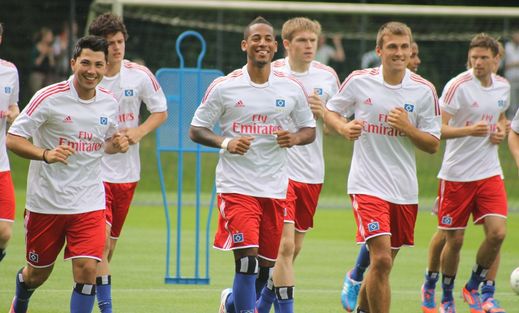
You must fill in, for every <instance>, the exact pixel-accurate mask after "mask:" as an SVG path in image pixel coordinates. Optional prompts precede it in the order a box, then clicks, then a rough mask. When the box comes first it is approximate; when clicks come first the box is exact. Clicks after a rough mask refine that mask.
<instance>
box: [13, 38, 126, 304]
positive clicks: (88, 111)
mask: <svg viewBox="0 0 519 313" xmlns="http://www.w3.org/2000/svg"><path fill="white" fill-rule="evenodd" d="M107 54H108V44H107V42H106V41H105V40H104V39H103V38H100V37H95V36H87V37H83V38H81V39H80V40H78V42H77V43H76V46H75V48H74V51H73V58H72V60H71V62H70V63H71V67H72V69H73V72H74V75H73V76H72V78H70V79H69V80H68V81H63V82H60V83H57V84H54V85H51V86H48V87H46V88H43V89H41V90H39V91H38V92H37V93H36V94H35V95H34V96H33V98H32V99H31V101H30V102H29V104H28V105H27V106H26V107H25V109H24V110H23V111H22V113H21V114H20V116H19V117H18V118H17V119H16V120H15V121H14V123H13V124H12V126H11V128H10V129H9V133H8V135H7V147H8V148H9V149H11V150H12V151H13V152H14V153H16V154H18V155H19V156H21V157H23V158H27V159H30V160H31V162H30V166H29V174H28V178H27V199H26V205H25V208H26V216H25V228H26V229H25V230H26V260H27V265H26V266H25V267H23V268H22V269H20V271H19V272H18V274H17V275H16V295H15V297H14V299H13V302H12V306H11V309H10V311H9V312H11V313H25V312H27V307H28V304H29V298H30V297H31V295H32V293H33V292H34V290H35V289H36V288H38V287H39V286H41V285H42V284H43V283H44V282H45V281H46V280H47V278H48V277H49V276H50V274H51V272H52V269H53V267H54V262H55V261H56V257H57V256H58V254H59V252H60V250H61V249H62V247H63V245H64V243H65V240H66V246H65V259H67V260H68V259H71V260H72V272H73V276H74V287H73V292H72V297H71V300H70V312H72V313H89V312H92V308H93V306H94V300H95V292H96V287H95V281H96V275H95V273H96V267H97V262H99V261H101V257H102V254H103V247H104V243H105V231H104V230H105V191H104V188H103V182H102V180H101V178H100V174H101V158H102V156H103V154H104V153H117V152H125V151H127V150H128V140H127V139H126V137H125V136H121V135H120V134H119V133H117V132H116V131H117V128H116V126H117V125H116V123H117V121H116V118H117V113H118V105H117V102H116V100H115V99H114V97H113V95H112V94H111V93H110V92H109V91H107V90H105V89H103V88H101V87H99V86H97V85H98V83H99V82H100V81H101V79H102V78H103V75H104V73H105V71H106V62H107ZM29 138H32V143H31V142H30V141H29Z"/></svg>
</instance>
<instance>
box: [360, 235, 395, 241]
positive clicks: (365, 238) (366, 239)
mask: <svg viewBox="0 0 519 313" xmlns="http://www.w3.org/2000/svg"><path fill="white" fill-rule="evenodd" d="M384 235H388V236H390V237H391V233H379V234H375V235H372V236H369V237H364V241H363V243H365V242H366V241H368V240H369V239H371V238H375V237H379V236H384Z"/></svg>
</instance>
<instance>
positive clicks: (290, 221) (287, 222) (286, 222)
mask: <svg viewBox="0 0 519 313" xmlns="http://www.w3.org/2000/svg"><path fill="white" fill-rule="evenodd" d="M295 223H296V222H295V221H294V220H283V224H295Z"/></svg>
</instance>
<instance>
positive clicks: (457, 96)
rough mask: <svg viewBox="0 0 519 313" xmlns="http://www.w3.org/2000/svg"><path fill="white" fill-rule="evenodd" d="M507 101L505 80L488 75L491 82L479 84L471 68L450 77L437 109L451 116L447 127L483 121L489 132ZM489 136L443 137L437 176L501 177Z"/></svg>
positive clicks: (461, 178)
mask: <svg viewBox="0 0 519 313" xmlns="http://www.w3.org/2000/svg"><path fill="white" fill-rule="evenodd" d="M509 103H510V84H509V83H508V82H507V81H506V79H504V78H503V77H501V76H497V75H492V85H491V86H490V87H483V86H481V83H480V82H479V80H478V79H477V78H476V77H475V76H474V75H473V72H472V70H468V71H465V72H463V73H461V74H459V75H458V76H456V77H454V78H453V79H451V80H450V81H449V82H448V83H447V85H445V88H444V90H443V94H442V96H441V98H440V107H441V109H442V110H443V111H445V112H447V113H449V114H451V115H452V118H451V120H450V121H449V125H450V126H452V127H464V126H468V125H472V124H474V123H477V122H479V121H486V122H487V123H488V125H489V126H490V131H491V132H494V131H495V130H496V124H497V121H498V120H499V115H500V114H501V113H504V112H505V111H506V109H507V108H508V106H509ZM489 136H490V134H489ZM489 136H485V137H474V136H465V137H459V138H452V139H447V144H446V146H445V154H444V156H443V162H442V167H441V169H440V173H439V174H438V178H441V179H445V180H449V181H475V180H480V179H484V178H488V177H492V176H495V175H501V176H502V175H503V171H502V169H501V165H500V163H499V158H498V153H497V151H498V145H495V144H492V143H491V142H490V140H489Z"/></svg>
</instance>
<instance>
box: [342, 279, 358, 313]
mask: <svg viewBox="0 0 519 313" xmlns="http://www.w3.org/2000/svg"><path fill="white" fill-rule="evenodd" d="M361 284H362V282H361V281H355V280H353V279H351V278H350V272H348V273H346V276H344V283H343V285H342V291H341V303H342V307H343V308H344V309H345V310H346V311H348V312H353V311H354V310H355V307H356V306H357V298H358V297H359V291H360V285H361Z"/></svg>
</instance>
